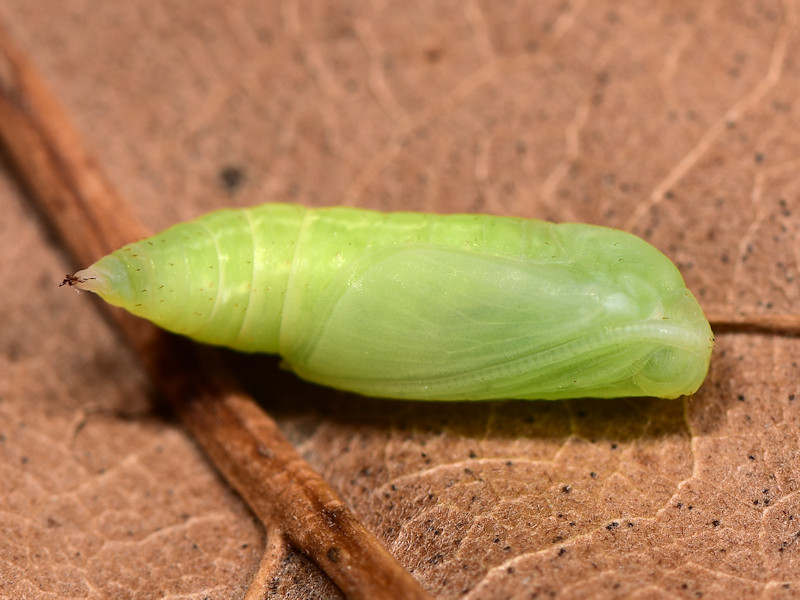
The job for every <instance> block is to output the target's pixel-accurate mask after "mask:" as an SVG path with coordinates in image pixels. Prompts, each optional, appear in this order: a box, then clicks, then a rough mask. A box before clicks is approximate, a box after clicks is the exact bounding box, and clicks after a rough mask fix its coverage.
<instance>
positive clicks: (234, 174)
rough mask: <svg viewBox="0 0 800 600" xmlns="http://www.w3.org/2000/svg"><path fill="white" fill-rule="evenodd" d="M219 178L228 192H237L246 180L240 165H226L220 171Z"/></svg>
mask: <svg viewBox="0 0 800 600" xmlns="http://www.w3.org/2000/svg"><path fill="white" fill-rule="evenodd" d="M219 179H220V182H221V183H222V186H223V187H224V188H225V189H226V190H228V192H235V191H236V190H237V189H238V188H239V187H240V186H241V185H242V183H243V182H244V171H242V170H241V169H240V168H239V167H233V166H228V167H224V168H223V169H222V170H221V171H220V172H219Z"/></svg>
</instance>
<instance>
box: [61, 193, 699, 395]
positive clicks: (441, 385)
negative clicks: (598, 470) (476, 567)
mask: <svg viewBox="0 0 800 600" xmlns="http://www.w3.org/2000/svg"><path fill="white" fill-rule="evenodd" d="M68 279H69V280H70V283H72V284H73V285H76V286H77V287H78V288H80V289H83V290H89V291H92V292H95V293H96V294H99V295H100V296H101V297H102V298H104V299H105V300H106V301H107V302H109V303H111V304H113V305H116V306H121V307H123V308H125V309H127V310H129V311H130V312H132V313H134V314H136V315H139V316H141V317H144V318H145V319H149V320H150V321H152V322H154V323H155V324H157V325H159V326H160V327H163V328H164V329H168V330H170V331H173V332H176V333H179V334H182V335H185V336H188V337H190V338H192V339H194V340H197V341H200V342H205V343H209V344H216V345H220V346H226V347H228V348H233V349H236V350H240V351H243V352H265V353H277V354H280V355H281V356H282V357H283V359H284V361H285V362H286V364H287V365H288V366H289V367H290V368H291V369H292V370H293V371H295V372H296V373H297V374H298V375H299V376H300V377H302V378H304V379H307V380H309V381H313V382H316V383H319V384H323V385H327V386H332V387H335V388H339V389H342V390H348V391H352V392H357V393H359V394H364V395H368V396H378V397H388V398H402V399H424V400H492V399H503V398H519V399H560V398H576V397H587V396H588V397H599V398H611V397H622V396H656V397H663V398H675V397H678V396H680V395H684V394H691V393H693V392H695V391H696V390H697V389H698V387H699V386H700V384H701V383H702V381H703V379H704V378H705V375H706V372H707V370H708V364H709V359H710V355H711V350H712V346H713V336H712V333H711V328H710V327H709V324H708V322H707V320H706V318H705V317H704V315H703V312H702V310H701V308H700V306H699V305H698V303H697V301H696V300H695V298H694V297H693V296H692V294H691V292H690V291H689V290H688V289H687V288H686V286H685V284H684V282H683V279H682V278H681V275H680V273H679V272H678V269H677V268H676V267H675V265H673V264H672V262H670V260H669V259H668V258H667V257H666V256H664V255H663V254H662V253H661V252H659V251H658V250H656V249H655V248H654V247H652V246H651V245H649V244H648V243H646V242H644V241H643V240H641V239H639V238H637V237H636V236H633V235H630V234H627V233H624V232H622V231H618V230H614V229H609V228H605V227H598V226H593V225H586V224H578V223H565V224H553V223H549V222H545V221H537V220H529V219H518V218H508V217H495V216H486V215H435V214H424V213H412V212H395V213H382V212H376V211H370V210H360V209H353V208H342V207H339V208H321V209H308V208H304V207H301V206H297V205H289V204H265V205H261V206H257V207H253V208H248V209H229V210H220V211H217V212H213V213H210V214H207V215H205V216H202V217H200V218H198V219H196V220H194V221H190V222H188V223H182V224H179V225H175V226H174V227H171V228H170V229H167V230H166V231H164V232H162V233H160V234H158V235H156V236H153V237H151V238H149V239H146V240H143V241H140V242H136V243H133V244H130V245H128V246H125V247H123V248H121V249H119V250H117V251H115V252H113V253H111V254H109V255H108V256H106V257H104V258H102V259H100V260H99V261H98V262H96V263H95V264H94V265H92V266H91V267H89V268H87V269H85V270H83V271H79V272H78V273H76V274H75V275H73V276H71V277H70V278H68Z"/></svg>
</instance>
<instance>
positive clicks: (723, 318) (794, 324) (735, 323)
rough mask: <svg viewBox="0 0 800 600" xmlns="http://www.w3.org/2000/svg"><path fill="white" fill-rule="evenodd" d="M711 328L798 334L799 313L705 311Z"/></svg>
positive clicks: (725, 330)
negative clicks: (743, 313) (760, 313)
mask: <svg viewBox="0 0 800 600" xmlns="http://www.w3.org/2000/svg"><path fill="white" fill-rule="evenodd" d="M706 318H707V319H708V321H709V323H711V328H712V329H713V330H714V331H715V332H718V333H723V332H748V333H775V334H780V335H800V315H757V314H746V315H737V314H728V313H723V312H718V313H715V312H708V311H707V312H706Z"/></svg>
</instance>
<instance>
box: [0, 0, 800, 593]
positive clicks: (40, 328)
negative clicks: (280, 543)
mask: <svg viewBox="0 0 800 600" xmlns="http://www.w3.org/2000/svg"><path fill="white" fill-rule="evenodd" d="M799 12H800V1H798V0H785V1H783V2H781V1H779V0H762V1H756V0H743V1H742V2H735V3H733V2H724V1H722V0H717V1H710V2H703V3H697V2H689V1H688V0H685V1H674V0H663V1H660V2H637V3H624V4H623V3H616V2H611V1H610V0H605V1H597V2H586V1H582V0H575V1H572V2H563V1H561V0H546V1H542V2H523V1H516V2H514V1H510V2H490V1H488V0H466V1H464V2H452V1H437V2H427V1H421V0H420V1H418V2H413V3H412V2H397V1H388V2H372V3H367V2H349V1H345V0H338V1H336V0H334V1H329V2H310V1H306V2H300V1H294V2H293V1H291V0H286V1H284V2H254V1H248V0H233V1H231V2H225V3H222V2H212V1H209V0H202V1H189V0H175V1H173V2H169V3H164V2H158V1H156V0H140V1H138V2H131V3H121V2H116V3H98V2H90V1H89V0H73V1H70V2H55V1H52V0H51V1H49V2H47V1H45V0H40V1H39V2H29V1H28V0H5V2H3V4H2V5H0V18H2V19H3V21H4V22H5V23H7V24H8V26H9V27H10V29H11V32H12V33H13V34H14V35H15V36H16V37H17V39H18V41H19V42H20V43H21V45H22V47H23V48H24V49H25V50H26V52H27V53H28V54H29V55H30V56H31V57H32V59H33V60H34V62H35V63H36V64H37V65H38V66H39V68H40V69H41V70H42V73H43V74H44V76H45V79H46V80H47V81H48V83H49V84H50V85H51V86H52V87H53V89H54V90H55V92H56V94H57V95H58V97H59V98H60V99H61V100H62V102H63V103H64V104H65V106H66V108H67V110H68V112H69V114H71V115H72V117H73V119H74V121H75V124H76V126H77V127H78V129H79V130H81V131H82V132H83V133H84V135H85V137H86V140H87V143H88V145H89V147H90V148H91V149H92V151H93V152H95V153H96V155H97V157H98V159H99V160H100V161H101V163H102V164H103V166H104V167H105V168H106V169H107V172H108V174H109V176H110V178H111V180H112V181H114V182H115V183H116V184H117V185H118V186H119V188H120V190H121V191H122V193H123V194H125V195H126V196H127V197H128V198H130V199H131V200H132V201H134V202H136V203H137V204H136V206H137V210H138V212H139V214H140V216H141V218H142V220H143V221H144V222H145V223H147V224H148V225H150V226H151V227H152V228H154V229H158V228H162V227H165V226H167V225H169V224H171V223H173V222H175V221H178V220H182V219H187V218H190V217H193V216H196V215H198V214H200V213H202V212H204V211H207V210H209V209H213V208H216V207H220V206H226V205H237V206H244V205H250V204H255V203H260V202H264V201H292V202H302V203H305V204H309V205H329V204H348V205H357V206H363V207H373V208H380V209H419V210H429V211H439V212H456V211H482V212H489V213H497V214H514V215H520V216H528V217H541V218H549V219H555V220H579V221H588V222H593V223H600V224H605V225H611V226H616V227H621V228H624V229H627V230H630V231H633V232H635V233H638V234H639V235H642V236H643V237H645V238H646V239H648V240H649V241H651V242H652V243H654V244H655V245H656V246H657V247H659V248H660V249H662V250H663V251H664V252H666V253H667V254H668V255H669V256H670V257H671V258H672V259H673V260H675V261H676V263H677V264H678V265H679V266H680V267H681V269H682V271H683V273H684V275H685V277H686V279H687V282H688V284H689V286H690V287H691V288H692V289H693V290H694V291H695V293H696V295H697V296H698V298H699V299H700V301H701V303H702V304H703V305H704V307H705V308H706V309H707V310H709V311H713V312H724V311H729V312H730V311H733V310H736V311H744V312H750V313H780V314H791V313H797V312H798V300H797V298H798V285H800V281H799V280H798V277H797V274H798V262H799V258H798V243H797V238H798V235H799V230H800V217H798V215H799V214H800V213H799V212H798V210H799V209H800V206H799V205H800V135H798V133H797V132H798V124H800V102H799V101H798V98H800V62H799V61H798V58H797V57H798V56H800V27H798V25H800V18H799V17H800V15H799ZM0 203H1V205H0V206H1V208H0V211H2V219H0V232H2V239H3V249H2V253H0V277H2V280H3V281H4V282H5V286H4V293H3V300H2V305H1V306H2V317H3V318H2V325H3V326H2V328H0V372H1V373H2V377H0V531H2V535H1V536H0V598H29V599H37V600H38V599H41V598H59V599H63V598H93V599H94V598H111V597H113V598H161V597H166V598H176V599H177V598H198V599H199V598H213V599H215V600H216V599H223V598H241V597H242V596H243V594H244V591H245V589H246V587H247V585H248V583H249V581H250V578H251V577H252V576H253V574H254V572H255V570H256V568H257V565H258V560H259V557H260V553H261V550H262V548H263V545H264V534H263V532H262V529H261V526H260V525H259V524H258V523H257V522H256V521H255V520H254V519H253V517H252V516H251V515H250V513H249V512H248V510H247V508H246V507H245V506H244V505H243V504H242V502H241V501H240V500H239V499H238V498H237V497H236V496H235V495H234V494H233V493H232V492H231V491H230V490H229V489H228V488H227V487H226V485H225V483H224V482H223V481H221V480H220V479H219V477H218V476H217V475H216V474H215V472H214V471H213V469H212V467H211V466H210V465H209V463H208V462H207V461H206V460H205V458H204V457H203V456H202V454H201V453H200V452H199V451H198V450H197V448H196V447H195V446H194V445H193V443H192V441H191V440H190V439H188V438H187V436H186V435H185V433H184V432H183V430H182V429H181V428H180V426H179V425H178V424H176V423H174V422H173V421H172V420H171V418H170V417H169V415H165V414H162V412H161V411H160V409H159V404H158V401H157V399H156V398H155V397H154V394H153V391H152V389H151V388H150V387H149V384H148V382H147V381H146V379H145V377H144V375H143V373H142V371H141V369H140V368H139V366H138V364H137V363H136V360H135V359H134V358H133V357H132V355H131V354H130V353H129V352H128V351H127V350H126V349H125V348H124V347H121V346H120V344H119V342H118V340H117V339H116V338H115V336H114V335H113V333H112V332H111V331H110V330H109V329H108V327H107V325H106V323H105V322H104V321H103V320H102V319H101V318H100V317H99V315H98V314H97V312H96V310H95V307H94V305H93V303H92V302H91V301H90V299H89V298H88V296H86V295H75V294H72V293H69V292H67V291H65V290H63V289H61V290H59V289H58V288H57V287H56V286H57V283H58V282H59V281H60V278H61V277H62V276H63V274H64V273H66V272H68V271H72V270H74V269H76V268H78V267H80V266H83V265H76V264H71V263H70V261H69V259H68V258H67V257H65V256H64V254H63V252H62V251H61V250H60V249H59V247H58V246H57V244H56V243H55V242H54V241H53V240H52V239H51V238H50V236H49V235H48V232H47V231H46V229H45V227H44V225H43V222H42V220H41V219H40V218H39V215H37V214H36V213H35V212H34V211H32V209H31V208H29V206H28V204H27V203H26V201H25V197H24V194H23V193H22V192H21V191H20V190H19V189H17V187H16V185H15V184H14V182H13V179H12V178H11V176H10V174H9V173H8V172H6V173H5V174H4V175H3V177H2V179H0ZM799 350H800V341H798V339H797V338H793V337H786V336H784V337H781V336H774V335H773V336H770V335H752V334H751V335H744V334H738V335H734V334H724V335H721V336H718V339H717V348H716V350H715V353H714V357H713V360H712V369H711V372H710V375H709V379H708V380H707V382H706V384H705V385H704V387H703V388H702V389H701V391H700V392H699V393H698V394H697V395H695V396H694V397H692V398H690V399H683V400H680V401H663V400H615V401H603V402H598V401H591V400H580V401H571V402H501V403H487V404H480V403H477V404H466V403H457V404H423V403H402V402H386V401H380V400H370V399H364V398H354V397H351V396H348V395H345V394H341V393H338V392H334V391H330V390H324V389H320V388H317V387H315V386H312V385H308V384H305V383H303V382H300V381H297V380H296V379H295V378H294V377H293V376H292V375H290V374H287V373H284V372H282V371H280V370H279V369H278V367H277V361H276V360H273V359H258V360H257V359H255V358H248V359H244V360H242V361H241V362H242V368H243V370H245V371H250V372H255V373H256V374H255V375H251V376H250V385H251V387H252V388H253V389H255V390H256V393H257V394H259V396H260V398H261V399H262V401H263V403H264V405H265V406H266V407H267V409H268V410H270V412H271V413H272V414H274V415H275V416H276V418H277V419H278V420H279V422H280V423H281V425H282V427H283V428H284V430H285V431H286V432H287V434H288V435H290V437H291V438H292V439H293V441H294V442H295V443H296V444H297V446H298V447H299V448H300V449H301V451H302V452H303V454H304V455H305V457H306V458H307V459H308V460H309V461H310V462H311V463H312V465H314V466H315V467H316V468H317V469H318V470H319V471H320V472H321V473H322V474H323V475H324V476H325V477H326V478H327V479H328V480H329V481H330V482H332V484H333V486H334V487H335V488H336V489H337V490H338V492H339V493H340V494H341V495H342V497H343V498H344V499H345V500H347V501H348V502H349V503H350V505H351V506H352V507H353V509H354V510H355V511H356V513H357V514H358V515H359V516H360V517H361V518H362V519H363V521H364V522H365V523H366V524H367V525H368V526H369V527H370V528H371V529H372V530H373V531H374V532H375V533H376V535H378V536H379V538H381V539H382V540H383V541H384V542H385V543H386V544H387V546H388V547H389V548H390V549H391V550H392V552H393V553H394V554H395V555H396V556H397V557H398V558H399V559H400V561H401V562H402V563H403V564H404V565H405V566H406V567H407V568H408V569H410V570H411V571H412V572H413V573H414V575H415V576H416V577H417V578H418V579H419V580H420V581H421V582H422V583H423V584H424V585H425V587H427V588H428V589H429V590H430V591H431V592H432V593H434V594H435V595H436V596H437V597H440V598H456V597H459V598H468V599H475V600H477V599H478V598H481V599H493V598H496V599H499V598H532V597H553V596H555V597H560V598H578V597H580V598H584V597H598V598H613V597H639V598H644V597H647V598H659V597H685V598H697V597H700V596H703V597H719V596H722V595H723V594H727V595H729V596H731V597H737V598H756V597H759V598H783V597H786V598H788V597H792V596H794V597H796V595H797V594H798V593H800V592H799V591H798V590H799V589H800V575H798V573H800V570H799V569H798V567H800V495H798V488H799V487H800V447H798V437H800V436H798V433H800V432H799V431H798V426H799V425H800V389H798V384H797V380H798V374H799V372H800V367H798V363H797V358H796V357H797V355H798V351H799ZM259 361H261V362H259ZM264 364H266V365H267V367H266V368H265V367H264V366H263V365H264ZM256 365H258V366H256ZM298 398H302V401H298ZM269 594H270V597H275V598H277V597H286V598H304V597H318V598H330V597H336V591H335V589H334V588H332V587H331V585H330V584H329V583H328V582H327V581H326V580H325V579H324V578H323V577H322V576H321V575H320V574H319V572H318V571H317V570H316V568H315V567H314V566H313V565H310V564H309V563H307V562H306V561H305V560H304V559H303V558H302V557H301V556H297V555H291V556H290V557H289V559H288V560H287V561H286V562H285V563H284V564H283V565H282V571H281V572H280V573H276V574H274V577H273V579H272V582H271V587H270V589H269Z"/></svg>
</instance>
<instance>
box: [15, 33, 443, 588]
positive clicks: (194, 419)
mask: <svg viewBox="0 0 800 600" xmlns="http://www.w3.org/2000/svg"><path fill="white" fill-rule="evenodd" d="M0 141H2V143H3V144H4V145H5V147H6V151H7V153H8V155H9V157H10V158H11V160H12V162H13V163H14V164H15V166H16V169H17V171H18V174H19V176H20V178H21V180H22V181H23V183H24V184H25V185H26V186H27V187H28V188H29V190H30V192H31V196H32V197H33V198H34V199H35V200H36V201H37V202H38V205H39V208H40V209H41V211H42V212H43V213H45V215H46V216H47V217H49V219H50V221H51V222H52V225H53V227H54V229H55V230H56V231H57V232H58V233H59V235H60V236H61V237H62V239H63V240H64V243H65V246H66V247H67V248H69V250H70V251H71V252H72V253H73V254H74V256H75V258H76V259H78V261H79V262H80V264H90V263H91V262H93V261H94V260H96V259H97V258H99V257H100V256H102V255H104V254H106V253H108V252H109V251H111V250H113V249H114V248H116V247H118V246H121V245H122V244H124V243H126V242H130V241H132V240H135V239H138V238H141V237H143V236H144V235H145V234H146V233H147V231H146V229H145V228H144V227H143V226H141V225H140V224H139V222H138V220H137V219H136V218H135V217H134V216H133V215H132V214H131V213H130V211H129V210H128V208H127V206H128V205H127V204H126V203H125V202H124V201H122V199H121V198H120V197H119V195H118V194H117V193H116V192H115V190H114V188H113V187H112V186H111V185H110V184H109V182H108V181H107V180H106V179H105V178H104V177H103V176H102V174H101V171H100V169H99V168H98V167H97V165H96V164H95V162H94V161H93V160H92V158H91V157H90V156H89V154H88V153H87V152H86V150H85V149H84V148H83V145H82V143H81V140H80V138H79V136H78V135H77V133H76V132H75V131H74V130H73V129H72V127H71V126H70V124H69V120H68V119H67V118H66V116H65V114H64V112H63V111H62V109H61V107H60V106H59V104H58V102H57V101H56V100H55V99H54V98H53V97H52V95H51V94H50V93H49V91H48V90H47V89H46V87H45V86H44V85H43V83H42V82H41V80H40V79H39V77H38V75H37V74H36V72H35V70H34V68H33V67H32V65H31V64H29V62H28V61H27V60H26V59H25V57H24V56H23V55H22V53H21V52H20V51H19V50H18V49H17V48H16V47H15V46H14V45H13V44H12V43H11V41H10V39H9V37H8V35H7V33H6V32H5V31H4V30H3V28H2V27H0ZM110 314H111V315H112V319H113V321H114V323H115V324H116V325H117V326H118V327H119V329H120V330H121V331H122V333H123V334H124V336H125V337H126V338H127V340H128V341H129V342H130V344H131V345H132V346H133V347H134V348H135V349H136V350H137V351H138V352H139V354H140V356H141V357H142V361H143V362H144V364H145V366H146V367H147V369H148V371H149V372H150V374H151V375H152V376H153V378H154V379H155V380H156V382H157V383H158V384H159V386H160V388H161V390H162V391H163V393H164V396H165V397H166V398H167V399H168V400H169V401H170V403H171V405H172V407H173V409H174V410H175V412H176V413H177V414H178V415H179V416H180V417H181V418H182V420H183V422H184V423H185V424H186V427H187V428H188V429H189V431H191V432H192V434H193V435H194V436H195V438H196V439H197V440H198V442H199V443H200V445H201V446H202V447H203V448H204V450H205V451H206V453H207V454H208V455H209V456H210V457H211V459H212V460H213V462H214V464H215V465H216V467H217V468H218V469H219V471H220V472H221V473H222V474H223V475H224V476H225V478H226V479H227V480H228V481H229V482H230V483H231V485H232V486H233V487H234V488H235V489H236V490H237V491H238V492H239V494H240V495H241V496H242V497H243V498H244V499H245V501H246V502H247V503H248V504H249V505H250V507H251V508H252V509H253V511H254V512H255V513H256V515H258V517H259V518H260V519H261V520H262V522H263V523H264V524H265V526H267V527H268V528H270V527H274V526H275V524H276V523H277V524H278V525H277V526H278V527H280V528H281V533H280V534H279V535H280V537H281V539H283V538H284V537H285V538H286V540H288V543H289V544H290V545H291V546H293V547H294V548H296V549H298V550H300V551H301V552H303V553H305V554H306V555H308V556H309V557H310V558H311V559H312V560H314V561H315V562H316V564H317V565H318V566H319V567H320V568H321V569H322V570H323V571H324V572H325V573H326V574H327V575H328V576H329V577H330V578H331V579H332V580H333V581H334V582H335V583H336V585H338V586H339V588H340V589H341V590H342V591H343V592H344V593H345V594H346V595H347V596H348V597H350V598H365V599H368V598H369V599H371V598H379V597H387V595H391V597H393V598H409V599H423V598H429V596H428V594H427V593H426V592H425V591H424V590H423V589H422V587H421V586H420V585H419V583H417V581H416V580H414V578H413V577H411V575H410V574H409V573H408V572H407V571H405V570H404V569H403V568H402V566H401V565H400V564H399V563H398V562H397V561H396V560H395V559H394V558H393V557H392V556H391V555H390V554H389V552H388V551H387V550H386V548H385V547H384V546H383V545H382V544H381V543H380V542H378V540H377V539H376V538H375V537H374V536H372V535H371V534H370V533H369V532H368V531H367V530H366V528H365V527H364V526H363V525H362V524H361V523H360V522H359V521H358V519H357V518H356V517H355V516H354V515H353V514H352V512H351V511H350V510H349V509H348V508H347V506H346V505H345V504H344V502H343V501H342V500H341V499H339V497H338V496H336V494H335V493H334V492H333V490H332V489H331V488H330V487H329V486H328V484H327V483H326V482H325V481H324V480H323V479H322V478H321V477H320V476H319V475H317V474H316V473H315V472H314V471H313V470H312V469H311V467H310V466H309V465H308V464H307V463H306V462H305V461H304V460H303V459H302V458H301V457H300V456H299V454H298V453H297V451H296V450H295V449H294V447H292V445H291V444H290V443H289V442H288V440H287V439H286V438H285V437H284V436H283V434H282V433H281V432H280V430H279V428H278V426H277V425H276V424H275V422H274V421H273V420H272V419H270V418H269V417H268V416H267V415H266V414H265V413H264V412H263V411H262V410H261V409H260V408H259V407H258V406H257V405H256V404H255V402H253V400H252V399H250V398H249V397H248V396H247V395H246V394H245V393H243V392H242V391H241V390H240V389H239V387H238V386H237V385H236V384H235V383H233V381H232V378H231V377H230V376H229V375H228V374H226V373H223V372H221V370H220V368H219V367H218V366H217V363H218V361H215V359H214V358H213V355H212V354H211V353H212V352H213V351H211V350H198V349H197V347H196V346H194V345H192V344H190V343H188V342H185V341H183V340H179V339H176V338H173V337H171V336H167V335H166V334H162V333H161V332H159V331H158V330H157V329H156V328H155V327H153V326H151V325H149V324H147V323H144V322H143V321H141V320H139V319H136V318H135V317H132V316H130V315H128V314H127V313H124V312H121V311H117V310H113V311H110ZM201 374H202V375H201ZM270 533H272V530H271V529H270ZM270 537H271V538H272V539H270V540H268V544H269V545H270V549H269V550H268V556H267V559H268V560H267V564H268V563H269V562H270V561H272V562H274V561H275V560H276V558H275V557H280V556H282V553H281V552H279V551H277V550H276V546H275V543H276V541H275V539H274V536H270ZM259 579H261V580H262V583H263V576H262V577H260V578H258V577H257V581H256V585H258V580H259ZM255 595H256V594H250V596H255Z"/></svg>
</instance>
